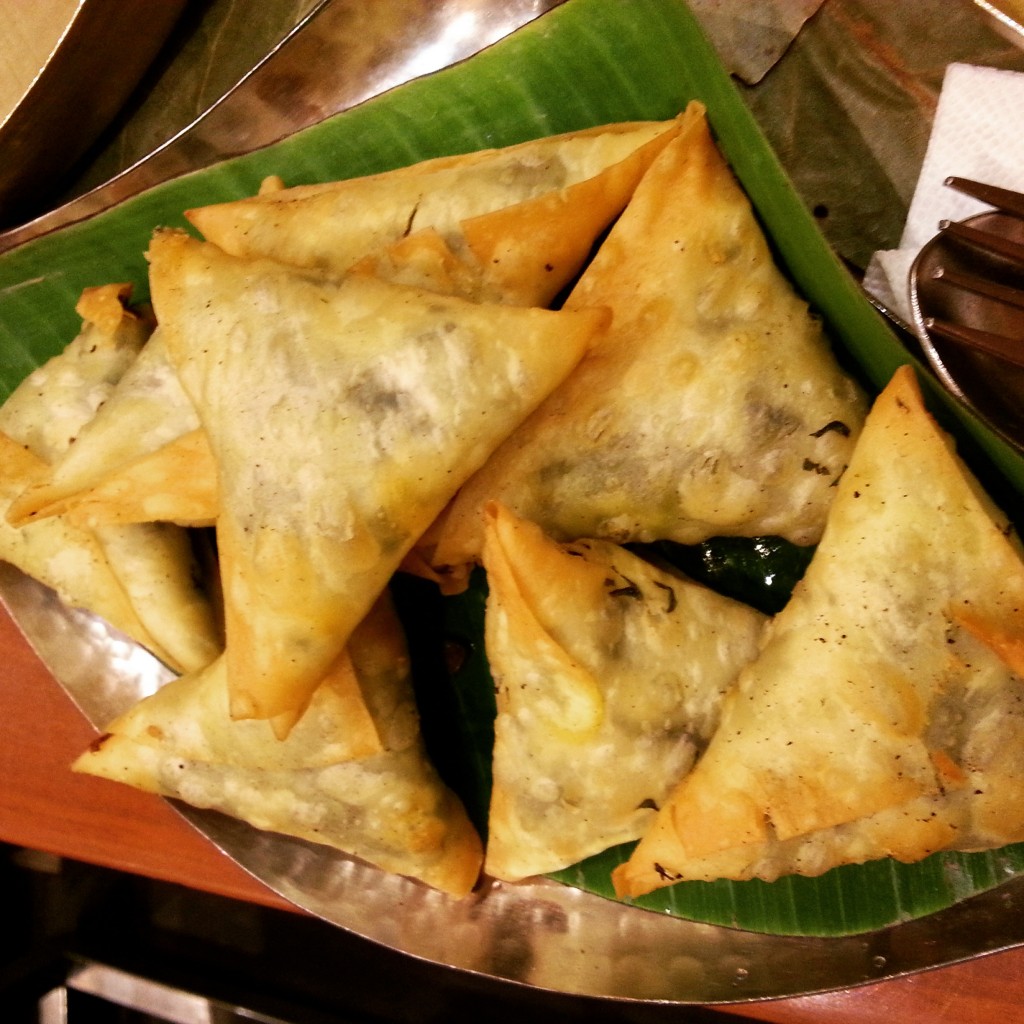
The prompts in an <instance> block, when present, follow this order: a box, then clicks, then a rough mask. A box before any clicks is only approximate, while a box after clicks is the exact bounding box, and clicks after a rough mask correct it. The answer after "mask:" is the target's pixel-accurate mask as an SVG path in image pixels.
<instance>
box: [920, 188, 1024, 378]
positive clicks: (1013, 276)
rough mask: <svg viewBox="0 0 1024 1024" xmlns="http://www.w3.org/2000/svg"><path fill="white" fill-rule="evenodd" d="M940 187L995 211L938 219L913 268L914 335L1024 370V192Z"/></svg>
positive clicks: (1003, 189)
mask: <svg viewBox="0 0 1024 1024" xmlns="http://www.w3.org/2000/svg"><path fill="white" fill-rule="evenodd" d="M945 184H946V185H948V186H949V187H951V188H955V189H956V190H957V191H959V192H963V193H964V194H965V195H969V196H971V197H973V198H975V199H978V200H979V201H981V202H984V203H987V204H988V205H990V206H992V207H994V208H995V209H994V210H993V211H991V212H989V213H983V214H979V215H978V216H976V217H971V218H968V219H967V220H965V221H959V222H951V221H942V222H941V223H940V225H939V233H938V234H937V235H936V236H935V238H934V239H933V240H932V241H931V242H930V243H929V244H928V245H927V246H925V247H924V248H923V249H922V251H921V254H920V255H919V256H918V258H917V260H916V262H915V264H914V268H913V270H912V271H911V280H912V292H911V298H912V306H913V308H914V314H915V319H916V320H917V321H918V329H919V333H921V332H922V331H923V332H925V334H926V335H927V336H928V337H931V338H934V337H936V336H937V337H939V338H943V339H945V340H946V341H950V342H953V343H955V344H957V345H962V346H966V347H968V348H970V349H973V350H976V351H979V352H984V353H987V354H989V355H992V356H995V357H996V358H997V359H1000V360H1002V361H1005V362H1007V363H1010V364H1012V365H1014V366H1018V367H1024V195H1021V194H1020V193H1018V192H1013V191H1011V190H1009V189H1005V188H998V187H996V186H994V185H987V184H984V183H982V182H977V181H972V180H970V179H968V178H959V177H950V178H947V179H946V181H945Z"/></svg>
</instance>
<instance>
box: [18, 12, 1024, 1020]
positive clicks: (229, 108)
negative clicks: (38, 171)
mask: <svg viewBox="0 0 1024 1024" xmlns="http://www.w3.org/2000/svg"><path fill="white" fill-rule="evenodd" d="M396 2H399V3H400V2H401V0H396ZM557 2H558V0H549V2H546V3H545V2H540V0H536V2H531V0H521V2H519V3H494V2H489V0H446V3H445V4H438V5H436V6H434V7H433V9H432V13H431V18H430V19H428V21H429V23H430V24H433V26H434V31H439V30H440V29H442V28H443V26H444V24H445V21H444V18H445V14H444V11H442V10H440V9H441V8H444V10H445V11H447V12H448V14H451V13H452V12H453V10H454V9H455V8H460V9H462V10H463V11H465V10H466V9H468V8H474V9H476V11H477V13H478V14H479V16H480V18H481V25H484V26H485V27H486V28H487V33H488V34H487V35H486V36H483V35H481V36H480V37H479V39H477V40H476V43H475V45H476V46H482V45H486V44H487V43H488V42H490V41H492V40H493V39H496V38H499V37H500V36H501V35H502V34H504V33H506V32H510V31H512V30H514V29H515V28H516V26H517V25H519V24H522V23H525V22H526V21H528V20H530V19H532V18H533V17H536V16H538V15H539V14H541V13H543V11H544V10H545V9H547V8H549V7H553V6H557ZM351 6H353V5H352V4H349V3H346V2H341V0H338V2H335V3H333V4H332V3H327V4H325V5H322V6H321V8H319V9H318V10H317V11H316V12H315V13H314V15H313V16H312V17H311V18H310V19H309V20H308V21H307V22H306V23H304V24H303V25H302V26H300V28H299V30H298V31H297V33H296V34H295V35H294V36H293V37H290V38H289V39H288V40H286V42H285V43H284V44H283V45H282V47H280V48H279V49H278V50H277V51H275V53H274V54H272V55H271V57H270V58H269V59H268V61H267V62H266V63H265V64H264V65H262V66H261V67H259V68H257V69H256V71H254V72H253V74H252V75H251V76H250V78H249V79H247V80H246V81H245V82H243V83H242V86H241V87H240V89H239V90H236V93H235V94H232V95H230V96H229V97H228V98H227V100H226V101H225V102H224V103H222V104H219V105H218V106H217V107H215V108H214V109H213V111H211V113H210V114H209V115H207V117H205V118H204V119H201V120H200V121H199V122H197V123H196V125H194V126H192V127H191V128H190V129H188V130H187V131H186V132H185V133H183V134H182V135H181V136H180V137H178V138H176V139H175V140H174V141H173V142H172V144H170V145H169V146H168V147H166V148H164V149H163V150H161V151H158V152H157V153H156V154H154V156H153V157H151V158H149V159H148V160H146V161H143V162H142V163H141V164H139V165H137V166H136V167H134V168H132V169H130V170H129V171H128V172H126V173H125V174H124V175H122V176H120V177H119V178H118V179H115V180H114V182H113V183H111V185H110V186H108V187H105V188H103V189H100V190H97V191H96V192H95V193H90V194H89V195H87V196H85V197H83V199H82V200H79V201H77V202H76V203H72V204H70V205H69V206H68V207H65V208H62V209H60V210H58V211H55V213H53V214H51V215H48V216H47V217H44V218H41V219H40V220H39V221H36V222H33V223H32V224H30V225H27V226H26V227H24V228H21V229H18V230H16V231H13V232H9V233H8V234H7V235H6V236H3V237H0V250H2V249H3V248H10V247H11V246H13V245H15V244H17V243H19V242H22V241H25V240H27V239H29V238H32V237H36V236H38V235H39V234H43V233H46V232H49V231H51V230H53V229H55V228H57V227H59V226H61V225H64V224H69V223H72V222H74V221H76V220H79V219H81V218H83V217H89V216H91V215H92V214H93V213H95V212H97V211H98V210H101V209H104V208H106V206H108V205H110V204H111V203H113V202H117V201H119V200H120V199H123V198H125V197H127V196H129V195H133V194H134V193H136V192H137V191H139V190H140V189H142V188H145V187H147V186H148V185H151V184H154V183H156V182H158V181H161V180H164V179H165V178H166V177H168V176H169V175H171V174H175V173H178V172H179V171H180V170H182V169H184V166H197V164H196V163H194V162H193V161H195V160H197V159H201V158H202V159H205V158H207V157H208V156H209V153H210V150H209V146H210V145H212V144H213V141H215V142H216V144H217V146H218V148H219V151H220V153H221V155H226V152H225V151H227V152H241V151H244V150H245V149H246V148H247V147H250V146H253V145H260V144H263V143H265V142H270V141H273V140H274V139H276V138H279V137H281V135H283V134H285V133H286V131H287V130H289V129H291V128H294V127H299V126H300V125H297V124H296V123H295V112H294V104H292V103H291V99H290V96H293V95H294V94H293V93H288V92H287V91H282V90H280V89H278V90H276V91H275V89H274V88H272V87H271V84H272V83H273V82H275V81H281V80H287V78H288V75H289V73H291V72H295V71H296V70H299V71H301V72H303V73H304V74H308V73H309V71H310V67H311V66H312V65H310V63H309V54H310V53H311V52H314V51H316V49H317V47H318V45H319V46H321V47H322V46H325V45H326V43H325V42H324V39H322V38H321V35H322V34H326V36H328V37H329V36H330V35H331V34H332V33H333V32H336V31H337V26H338V23H337V22H336V23H333V24H332V22H331V19H332V18H343V17H344V11H345V9H346V8H348V7H351ZM356 6H358V5H356ZM404 6H406V7H410V8H413V7H416V8H419V9H420V10H421V13H422V11H424V10H427V11H429V10H431V8H432V5H429V4H408V3H406V4H405V5H404ZM499 9H500V10H501V11H502V12H503V13H504V14H506V15H507V18H504V19H499V20H498V21H495V19H494V17H493V15H494V12H495V11H496V10H499ZM488 11H489V12H490V13H489V15H488ZM485 15H487V16H486V17H485ZM426 24H427V23H424V25H426ZM424 31H426V28H424ZM427 38H428V37H426V36H423V37H421V40H420V45H421V46H426V42H425V40H426V39H427ZM318 40H319V43H318ZM327 51H328V52H329V46H328V48H327ZM471 52H473V46H470V47H468V48H467V49H466V50H465V51H463V52H462V53H460V54H454V55H453V54H452V53H450V52H448V53H446V56H445V62H451V61H453V60H457V59H459V58H460V57H461V56H468V54H469V53H471ZM411 67H413V65H407V70H406V71H404V72H399V73H398V80H401V79H402V75H403V74H404V75H405V77H409V75H410V74H411V73H412V72H411V71H410V70H409V68H411ZM420 70H430V68H424V67H423V66H422V65H419V66H418V70H417V73H418V71H420ZM377 81H378V84H377V85H376V86H374V88H373V89H371V91H370V92H371V93H372V92H373V91H375V90H376V91H379V89H383V88H387V87H389V86H390V85H391V84H396V82H395V79H394V78H390V79H389V78H386V77H381V78H379V79H378V80H377ZM255 94H259V95H262V96H263V97H264V98H266V97H267V96H271V97H274V96H277V100H276V101H275V102H273V103H271V104H270V105H271V107H273V108H274V113H273V116H271V115H270V114H268V115H267V116H266V118H261V121H260V124H261V129H260V131H259V132H256V133H255V134H253V133H250V134H249V135H248V136H247V138H244V139H239V138H238V137H237V136H236V135H235V134H233V133H232V131H231V130H230V129H231V124H232V123H236V121H237V113H236V112H237V110H239V109H245V104H246V103H247V102H248V101H249V100H251V99H252V96H253V95H255ZM367 95H368V93H367V92H365V91H359V90H350V91H347V92H346V91H345V89H342V88H340V87H339V88H338V89H337V90H336V91H335V94H334V98H333V99H331V98H325V99H323V100H322V101H321V100H320V99H318V100H317V101H316V103H315V104H314V103H311V105H310V108H309V111H308V114H307V118H308V119H307V121H306V122H305V123H312V121H315V120H318V119H321V118H323V117H325V116H327V115H328V114H330V113H333V112H335V111H336V110H340V109H345V108H346V107H347V106H349V105H351V104H353V103H356V102H359V101H360V100H362V99H364V98H366V96H367ZM228 101H230V103H229V102H228ZM196 154H201V155H202V156H201V157H200V156H197V155H196ZM181 161H184V166H183V164H182V163H181ZM0 598H2V600H3V602H4V603H5V605H6V606H7V608H8V609H9V611H10V613H11V614H12V616H13V617H14V618H15V620H16V621H17V622H18V624H19V625H20V627H21V629H22V630H23V632H24V633H25V635H26V637H27V638H28V640H29V642H30V643H31V644H32V645H33V646H34V648H35V649H36V650H37V652H38V653H39V655H40V656H41V658H42V659H43V661H44V662H45V663H46V664H47V665H48V666H49V668H50V669H51V671H52V672H53V673H54V675H55V677H56V678H57V680H58V681H59V682H60V683H61V685H62V686H63V687H64V688H65V690H66V691H67V692H68V694H69V695H70V696H71V698H72V699H73V700H74V701H75V702H76V703H77V704H78V705H79V707H80V708H81V710H82V711H83V712H84V714H85V715H86V717H87V718H88V719H89V720H90V721H91V722H92V723H93V724H94V725H96V726H97V728H102V726H103V725H104V724H105V723H106V722H107V721H109V720H110V718H111V717H112V716H113V715H116V714H117V713H119V712H120V711H122V710H124V709H126V708H127V707H128V706H130V705H131V704H133V703H134V702H135V701H137V700H138V699H140V698H141V697H143V696H145V695H146V694H147V693H149V692H152V690H153V689H154V688H155V687H156V686H158V685H160V684H161V683H162V682H163V681H164V680H165V679H166V678H167V673H166V670H164V669H163V668H162V666H160V665H159V664H158V663H157V662H156V661H155V660H154V659H152V658H151V657H149V655H147V654H146V653H145V652H143V651H141V650H139V649H138V648H136V647H135V646H134V645H132V644H130V643H128V642H126V641H125V640H124V639H123V638H122V637H120V636H118V635H116V634H115V633H113V632H112V631H111V630H109V629H108V628H107V627H106V626H105V625H104V624H103V623H102V622H99V621H97V620H96V619H95V618H93V617H91V616H89V615H85V614H82V613H79V612H75V611H72V610H69V609H67V608H65V607H64V606H63V605H62V604H60V602H58V601H57V600H56V599H55V598H54V596H53V595H52V593H50V592H49V591H48V590H46V589H45V588H43V587H41V586H39V585H38V584H36V583H35V582H34V581H31V580H29V579H27V578H26V577H24V576H22V575H21V574H20V573H18V572H17V571H15V570H13V569H11V568H10V567H8V566H6V565H2V564H0ZM176 806H177V808H178V810H179V811H180V813H181V814H182V815H183V817H185V818H186V819H187V820H189V821H190V822H191V823H192V824H193V825H194V826H195V827H196V828H197V829H198V830H199V831H200V832H202V833H203V834H204V835H206V836H207V837H208V838H209V839H210V840H211V841H212V842H213V843H214V844H215V845H216V846H218V847H219V848H220V849H221V850H223V851H224V852H225V853H226V854H227V855H228V856H230V857H232V858H233V859H234V860H235V861H237V862H238V863H239V864H240V865H242V866H243V867H244V868H245V869H247V870H248V871H250V872H251V873H252V874H253V875H254V876H255V877H256V878H258V879H260V880H261V881H263V882H264V883H266V884H267V885H268V886H270V887H271V888H272V889H274V890H275V891H276V892H278V893H280V894H281V895H282V896H283V897H285V898H286V899H288V900H291V901H292V902H293V903H295V904H296V905H297V906H299V907H301V908H303V909H305V910H307V911H309V912H310V913H312V914H314V915H317V916H318V917H320V918H322V919H324V920H325V921H328V922H331V923H333V924H335V925H337V926H339V927H342V928H345V929H347V930H349V931H351V932H354V933H356V934H359V935H361V936H364V937H365V938H367V939H369V940H371V941H373V942H377V943H380V944H382V945H385V946H387V947H390V948H392V949H395V950H400V951H402V952H404V953H407V954H409V955H411V956H414V957H418V958H422V959H424V960H427V961H430V962H433V963H437V964H442V965H446V966H449V967H452V968H455V969H458V970H462V971H468V972H474V973H478V974H481V975H486V976H489V977H492V978H497V979H503V980H505V981H508V982H509V983H514V984H520V985H527V986H532V987H535V988H538V989H542V990H549V991H553V992H562V993H571V994H579V995H588V996H598V997H604V998H609V999H620V1000H641V1001H644V1002H645V1003H650V1002H656V1003H665V1004H669V1005H670V1006H671V1005H672V1004H680V1003H701V1004H709V1003H728V1002H733V1001H749V1000H754V999H769V998H778V997H788V996H795V995H803V994H809V993H814V992H821V991H827V990H834V989H842V988H848V987H851V986H856V985H860V984H864V983H869V982H876V981H879V980H882V979H886V978H893V977H897V976H900V975H903V974H907V973H910V972H915V971H919V970H923V969H926V968H930V967H935V966H939V965H943V964H949V963H953V962H956V961H959V960H964V959H968V958H971V957H975V956H978V955H983V954H985V953H991V952H996V951H999V950H1003V949H1007V948H1009V947H1012V946H1016V945H1020V944H1024V912H1022V911H1024V879H1021V878H1017V879H1011V880H1009V881H1008V882H1006V883H1005V884H1003V885H1001V886H999V887H998V888H996V889H994V890H992V891H989V892H987V893H984V894H981V895H979V896H976V897H973V898H971V899H969V900H966V901H963V902H961V903H959V904H957V905H955V906H953V907H951V908H949V909H948V910H944V911H942V912H940V913H936V914H933V915H931V916H929V917H927V918H922V919H920V920H916V921H908V922H905V923H902V924H899V925H896V926H893V927H891V928H887V929H883V930H881V931H877V932H872V933H869V934H864V935H856V936H849V937H840V938H827V939H825V938H806V937H792V936H776V935H765V934H759V933H754V932H748V931H742V930H739V929H733V928H728V927H721V926H715V925H707V924H700V923H694V922H689V921H685V920H680V919H678V918H675V917H668V916H664V915H661V914H657V913H653V912H650V911H645V910H641V909H637V908H633V907H628V906H624V905H622V904H619V903H615V902H612V901H609V900H605V899H602V898H601V897H598V896H594V895H592V894H589V893H585V892H582V891H579V890H576V889H574V888H572V887H569V886H564V885H561V884H558V883H555V882H552V881H538V882H533V883H523V884H516V885H508V884H501V883H493V884H491V885H489V886H488V887H486V888H485V889H484V890H483V891H481V892H479V893H477V894H475V895H474V896H472V897H471V898H469V899H466V900H463V901H453V900H451V899H449V898H447V897H445V896H443V895H441V894H439V893H436V892H433V891H431V890H428V889H426V888H424V887H422V886H420V885H418V884H416V883H413V882H410V881H406V880H404V879H401V878H398V877H395V876H392V875H386V874H384V873H382V872H380V871H378V870H377V869H375V868H372V867H369V866H367V865H365V864H363V863H361V862H358V861H356V860H354V859H352V858H349V857H346V856H344V855H342V854H339V853H335V852H333V851H331V850H327V849H325V848H323V847H317V846H314V845H312V844H308V843H304V842H301V841H298V840H293V839H289V838H285V837H281V836H277V835H272V834H268V833H263V832H259V831H257V830H255V829H252V828H250V827H248V826H247V825H245V824H243V823H241V822H237V821H234V820H232V819H229V818H226V817H224V816H221V815H218V814H212V813H208V812H200V811H196V810H194V809H191V808H188V807H186V806H183V805H176Z"/></svg>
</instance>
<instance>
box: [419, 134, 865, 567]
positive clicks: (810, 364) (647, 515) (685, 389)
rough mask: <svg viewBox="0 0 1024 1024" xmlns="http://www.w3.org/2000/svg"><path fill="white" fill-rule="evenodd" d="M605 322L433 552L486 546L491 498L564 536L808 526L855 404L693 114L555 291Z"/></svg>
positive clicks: (857, 409)
mask: <svg viewBox="0 0 1024 1024" xmlns="http://www.w3.org/2000/svg"><path fill="white" fill-rule="evenodd" d="M596 301H600V302H601V303H602V304H606V305H608V306H609V307H610V308H611V309H612V311H613V314H614V319H613V323H612V328H611V330H610V331H609V332H608V333H607V335H606V336H605V338H604V340H603V341H602V344H601V345H599V346H596V347H595V348H594V349H593V350H592V351H591V352H590V353H589V354H588V357H587V359H586V360H584V361H583V362H582V363H581V364H580V366H579V367H578V368H577V369H576V370H575V371H574V372H573V374H572V375H571V376H570V378H569V379H568V380H567V381H566V382H565V384H564V385H563V386H561V387H560V388H558V390H557V391H556V392H555V393H554V394H553V395H552V396H551V398H550V399H548V401H546V402H545V403H544V404H543V405H542V406H541V408H540V409H539V410H538V411H537V412H536V413H535V414H534V415H533V416H531V418H530V419H529V420H528V421H527V422H526V423H525V424H524V425H523V426H522V427H521V428H520V429H519V430H518V431H517V432H516V434H515V435H514V436H513V437H511V438H509V440H508V441H507V442H506V443H505V444H503V445H502V447H501V448H500V449H499V451H498V452H496V453H495V455H494V456H493V457H492V458H491V459H490V460H488V463H487V465H486V466H485V468H484V469H483V470H482V471H481V472H480V473H479V474H478V475H477V476H476V477H475V478H474V479H473V480H472V481H470V483H469V484H468V485H467V486H466V487H465V488H464V489H463V490H462V492H461V493H460V495H459V497H458V499H457V501H456V502H455V504H454V506H453V508H452V510H451V511H450V513H449V514H447V515H446V517H445V520H444V522H443V524H442V525H441V526H440V528H439V530H438V531H437V532H438V538H437V542H436V543H437V549H436V551H435V552H434V554H433V556H432V557H431V561H432V564H433V565H435V566H437V567H440V566H445V565H449V566H459V565H462V564H464V563H466V562H469V561H472V560H474V559H476V558H477V557H478V556H479V551H480V541H481V536H482V522H481V517H480V510H481V508H482V507H483V505H484V504H485V503H486V502H487V501H488V500H490V499H495V500H498V501H501V502H503V503H504V504H506V505H507V506H508V507H509V508H511V509H513V510H514V511H517V512H518V513H519V514H520V515H522V516H524V517H525V518H527V519H530V520H532V521H534V522H537V523H539V524H540V525H541V526H542V527H543V528H544V529H545V531H546V532H547V533H549V534H550V535H552V536H554V537H556V538H557V539H572V538H575V537H594V536H599V537H607V538H608V539H611V540H615V541H618V542H620V543H623V542H626V541H651V540H665V539H671V540H676V541H680V542H682V543H696V542H699V541H702V540H705V539H707V538H708V537H712V536H721V535H745V536H760V535H780V536H783V537H786V538H787V539H789V540H791V541H793V542H795V543H799V544H809V543H813V542H814V541H816V540H817V539H818V537H819V536H820V533H821V529H822V526H823V524H824V521H825V515H826V512H827V509H828V506H829V504H830V502H831V499H832V495H833V494H834V486H833V485H834V484H835V482H836V481H837V480H838V479H839V477H840V475H841V474H842V471H843V469H844V467H845V466H846V463H847V461H848V460H849V456H850V452H851V451H852V448H853V444H854V441H855V439H856V436H857V434H858V432H859V429H860V424H861V422H862V420H863V415H864V411H865V402H864V399H863V397H862V395H861V394H860V392H859V390H858V388H857V387H856V386H855V384H854V383H853V382H852V381H851V380H850V379H849V378H848V377H847V376H846V375H845V374H844V373H843V372H842V371H841V370H840V368H839V366H838V365H837V363H836V361H835V358H834V356H833V354H832V352H831V350H830V348H829V346H828V344H827V342H826V340H825V339H824V338H823V336H822V332H821V326H820V323H819V321H818V319H817V318H815V317H814V316H812V315H811V314H810V313H809V312H808V309H807V305H806V303H805V302H804V301H802V300H801V299H800V298H799V297H798V296H797V295H796V294H795V293H794V291H793V288H792V286H791V285H790V284H789V282H788V281H787V280H786V279H785V278H784V277H783V275H782V273H781V271H780V270H779V269H778V268H777V267H776V266H775V264H774V262H773V259H772V254H771V252H770V250H769V248H768V245H767V242H766V241H765V238H764V236H763V235H762V233H761V230H760V228H759V226H758V223H757V220H756V218H755V217H754V214H753V212H752V210H751V208H750V204H749V202H748V200H747V198H746V196H745V195H744V194H743V192H742V191H741V190H740V188H739V185H738V184H737V182H736V181H735V180H734V178H733V176H732V173H731V171H730V170H729V168H728V166H727V165H726V163H725V161H724V160H723V158H722V156H721V154H720V153H719V152H718V150H717V148H716V147H715V145H714V142H713V141H712V139H711V136H710V134H709V131H708V127H707V123H706V121H705V119H704V118H703V117H694V118H688V119H687V120H686V121H685V122H684V124H683V128H682V131H681V132H680V134H679V135H678V136H677V137H676V138H674V139H673V140H671V141H670V142H669V143H668V145H667V146H666V147H665V149H663V150H662V152H661V153H660V154H659V156H658V157H657V158H656V160H655V161H654V163H653V164H652V165H651V168H650V170H649V171H648V172H647V174H646V175H645V176H644V178H643V180H642V181H641V183H640V184H639V185H638V186H637V189H636V192H635V193H634V195H633V198H632V200H631V201H630V203H629V206H628V207H627V208H626V210H625V212H624V213H623V215H622V216H621V217H620V218H619V220H618V221H617V222H616V223H615V225H614V227H613V228H612V230H611V231H610V232H609V234H608V237H607V238H606V239H605V241H604V242H603V243H602V245H601V248H600V249H599V251H598V253H597V254H596V256H595V257H594V260H593V261H592V263H591V264H590V265H589V266H588V268H587V269H586V271H585V272H584V274H583V276H582V277H581V278H580V281H579V283H578V284H577V286H576V287H575V288H574V289H573V292H572V294H571V295H570V296H569V298H568V299H567V301H566V308H576V307H579V306H586V305H588V304H591V303H594V302H596Z"/></svg>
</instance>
